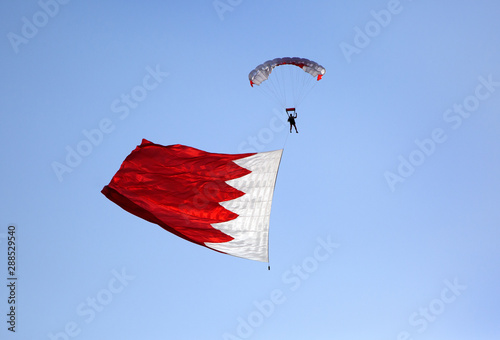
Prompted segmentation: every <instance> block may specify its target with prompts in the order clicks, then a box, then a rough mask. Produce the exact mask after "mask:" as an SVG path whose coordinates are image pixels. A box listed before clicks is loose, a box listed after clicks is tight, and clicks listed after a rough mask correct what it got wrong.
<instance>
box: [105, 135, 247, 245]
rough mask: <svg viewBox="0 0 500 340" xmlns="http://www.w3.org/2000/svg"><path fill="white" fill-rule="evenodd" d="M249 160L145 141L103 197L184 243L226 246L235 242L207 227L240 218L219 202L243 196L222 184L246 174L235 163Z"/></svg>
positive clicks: (125, 162)
mask: <svg viewBox="0 0 500 340" xmlns="http://www.w3.org/2000/svg"><path fill="white" fill-rule="evenodd" d="M251 155H253V154H251V153H249V154H237V155H229V154H217V153H209V152H205V151H202V150H198V149H195V148H191V147H188V146H184V145H179V144H177V145H169V146H162V145H158V144H154V143H151V142H149V141H147V140H145V139H143V140H142V143H141V145H139V146H137V147H136V148H135V150H134V151H132V153H131V154H130V155H129V156H128V157H127V158H126V159H125V161H124V162H123V163H122V165H121V167H120V170H118V172H117V173H116V174H115V176H114V177H113V178H112V179H111V182H110V183H109V184H108V185H107V186H105V187H104V188H103V189H102V193H103V194H104V195H105V196H106V197H107V198H109V199H110V200H111V201H113V202H114V203H116V204H118V205H119V206H120V207H122V208H123V209H125V210H126V211H128V212H130V213H132V214H134V215H136V216H138V217H141V218H143V219H145V220H147V221H149V222H152V223H156V224H158V225H160V226H161V227H162V228H164V229H166V230H168V231H170V232H171V233H173V234H175V235H177V236H179V237H182V238H184V239H186V240H188V241H191V242H194V243H197V244H200V245H204V243H205V242H212V243H220V242H228V241H231V240H232V239H233V238H232V237H231V236H229V235H226V234H224V233H222V232H221V231H219V230H217V229H215V228H213V227H212V226H211V224H212V223H220V222H227V221H230V220H233V219H235V218H237V217H238V215H237V214H235V213H233V212H231V211H229V210H227V209H225V208H223V207H222V206H221V205H220V204H219V202H223V201H229V200H232V199H235V198H238V197H240V196H242V195H244V194H245V193H243V192H241V191H239V190H237V189H235V188H233V187H231V186H229V185H228V184H226V181H228V180H231V179H235V178H239V177H242V176H245V175H247V174H249V173H250V171H249V170H247V169H245V168H242V167H240V166H238V165H237V164H235V163H234V162H233V161H234V160H237V159H240V158H245V157H248V156H251Z"/></svg>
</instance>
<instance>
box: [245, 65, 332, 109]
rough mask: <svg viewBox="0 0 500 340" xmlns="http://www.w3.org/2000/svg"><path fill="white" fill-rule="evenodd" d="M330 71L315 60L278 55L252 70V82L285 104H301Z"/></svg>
mask: <svg viewBox="0 0 500 340" xmlns="http://www.w3.org/2000/svg"><path fill="white" fill-rule="evenodd" d="M325 73H326V70H325V68H324V67H323V66H321V65H319V64H318V63H316V62H315V61H312V60H309V59H305V58H299V57H285V58H275V59H272V60H268V61H266V62H265V63H263V64H260V65H259V66H257V67H256V68H255V69H253V70H252V71H250V73H249V75H248V79H249V80H250V85H251V86H252V87H254V85H258V87H259V89H261V90H262V91H263V92H264V93H265V94H266V95H268V96H270V97H271V98H272V99H273V100H275V101H276V102H277V103H278V104H279V105H280V106H281V107H283V108H285V107H294V108H295V107H297V106H299V104H300V103H301V101H302V100H303V99H304V97H305V96H306V95H307V94H308V93H309V91H310V90H311V89H312V88H313V87H314V86H315V83H316V81H317V80H320V79H321V78H322V77H323V75H324V74H325Z"/></svg>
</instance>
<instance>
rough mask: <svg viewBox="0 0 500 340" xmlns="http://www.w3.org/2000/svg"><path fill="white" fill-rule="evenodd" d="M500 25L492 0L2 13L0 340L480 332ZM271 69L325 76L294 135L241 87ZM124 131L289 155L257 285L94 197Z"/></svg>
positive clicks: (493, 225) (120, 151) (494, 324)
mask: <svg viewBox="0 0 500 340" xmlns="http://www.w3.org/2000/svg"><path fill="white" fill-rule="evenodd" d="M499 14H500V3H499V2H498V1H495V0H483V1H471V0H459V1H456V0H455V1H451V0H443V1H431V0H413V1H410V0H401V1H397V0H391V1H388V0H381V1H379V0H372V1H367V0H363V1H361V0H360V1H348V0H343V1H340V0H339V1H264V0H254V1H249V0H219V1H215V2H214V1H213V0H195V1H159V0H158V1H144V2H139V1H116V0H110V1H76V0H72V1H68V0H65V1H63V0H58V1H57V0H40V1H35V0H29V1H2V2H1V3H0V28H1V30H0V31H1V33H2V38H1V39H0V55H1V60H2V62H1V63H0V75H1V81H0V98H1V100H0V116H1V121H0V139H1V140H0V141H1V142H0V145H1V152H2V163H1V164H2V166H1V167H0V183H1V197H0V200H1V204H0V263H1V266H0V268H1V270H0V272H1V273H2V274H1V278H0V279H1V282H2V284H1V286H0V315H1V318H0V321H1V322H0V338H2V339H22V340H25V339H26V340H27V339H30V340H31V339H40V340H43V339H45V340H47V339H57V340H65V339H78V340H84V339H91V340H96V339H188V340H198V339H207V340H212V339H213V340H217V339H256V340H261V339H262V340H274V339H288V340H299V339H300V340H302V339H315V340H327V339H328V340H330V339H342V340H360V339H386V340H391V339H393V340H403V339H406V340H409V339H415V340H424V339H440V340H446V339H450V340H451V339H453V340H469V339H476V340H494V339H498V338H499V337H500V323H499V322H498V321H499V317H500V312H499V310H500V309H499V307H498V306H499V305H500V294H499V288H498V280H499V279H500V267H499V265H498V263H500V248H499V245H500V244H499V243H500V229H499V228H500V227H499V223H500V209H499V203H500V178H499V170H500V153H499V152H498V150H499V147H500V137H499V130H500V116H499V109H500V64H499V60H500V48H499V46H500V38H499V37H500V36H499V34H498V33H499V32H500V20H498V17H499ZM284 56H300V57H305V58H309V59H312V60H315V61H317V62H318V63H320V64H322V65H323V66H324V67H325V68H326V70H327V72H326V75H325V76H324V78H323V80H321V81H320V82H318V83H317V85H316V87H315V88H314V90H313V91H312V92H311V93H310V94H309V96H308V97H307V98H306V99H305V100H304V101H303V104H302V105H301V106H300V108H299V110H298V112H299V116H298V119H297V126H298V128H299V131H300V133H299V134H295V133H294V134H289V133H288V127H287V126H285V123H284V122H283V118H284V112H283V110H282V108H280V107H278V106H276V105H275V104H274V102H272V101H269V100H268V99H267V98H266V97H264V96H263V95H262V94H261V93H260V92H259V91H256V90H255V88H251V87H250V85H249V82H248V73H249V72H250V70H252V69H253V68H254V67H255V66H256V65H258V64H259V63H262V62H264V61H266V60H268V59H272V58H275V57H284ZM142 138H146V139H148V140H150V141H152V142H154V143H158V144H163V145H169V144H177V143H179V144H185V145H189V146H192V147H196V148H200V149H203V150H207V151H210V152H222V153H238V152H241V151H242V149H243V148H245V149H247V150H248V149H252V150H253V151H268V150H276V149H280V148H284V153H283V159H282V162H281V166H280V171H279V174H278V180H277V184H276V191H275V195H274V201H273V207H272V214H271V226H270V265H271V270H270V271H268V270H267V263H261V262H255V261H249V260H244V259H240V258H236V257H231V256H227V255H223V254H219V253H216V252H214V251H211V250H209V249H207V248H204V247H200V246H197V245H194V244H192V243H189V242H186V241H184V240H182V239H180V238H178V237H175V236H174V235H172V234H170V233H168V232H166V231H164V230H163V229H161V228H160V227H158V226H157V225H154V224H151V223H148V222H146V221H143V220H141V219H139V218H137V217H135V216H133V215H131V214H129V213H127V212H125V211H124V210H122V209H121V208H119V207H118V206H116V205H115V204H113V203H112V202H111V201H109V200H108V199H106V197H104V196H103V195H102V194H101V193H100V191H101V189H102V187H103V186H104V185H106V184H108V183H109V181H110V179H111V177H112V176H113V175H114V173H115V172H116V171H117V170H118V168H119V166H120V164H121V162H122V161H123V160H124V159H125V157H126V156H127V155H128V154H129V153H130V152H131V151H132V150H133V149H134V148H135V146H136V145H138V144H140V143H141V140H142ZM10 225H13V226H15V228H16V230H15V233H16V235H15V236H16V240H15V242H16V253H15V261H16V272H15V276H16V278H17V281H16V285H15V290H13V294H14V295H15V296H14V297H15V299H16V303H15V333H13V332H11V331H9V330H8V327H11V326H10V325H9V324H8V323H7V321H8V320H9V319H10V317H9V316H7V314H8V313H10V307H12V306H14V305H13V304H9V297H11V295H10V294H11V293H10V292H11V290H10V289H11V287H8V284H9V283H10V282H11V281H12V280H9V277H10V276H9V274H8V272H7V267H8V255H7V245H8V237H9V236H10V235H9V234H8V232H9V230H8V228H9V226H10Z"/></svg>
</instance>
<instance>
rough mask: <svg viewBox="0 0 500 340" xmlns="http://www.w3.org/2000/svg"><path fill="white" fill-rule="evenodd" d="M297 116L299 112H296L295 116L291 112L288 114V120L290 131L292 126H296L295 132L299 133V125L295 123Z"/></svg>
mask: <svg viewBox="0 0 500 340" xmlns="http://www.w3.org/2000/svg"><path fill="white" fill-rule="evenodd" d="M294 112H295V111H294ZM296 118H297V112H295V116H292V114H291V113H290V114H289V115H288V122H289V123H290V133H292V126H293V127H294V128H295V132H296V133H299V131H297V126H296V125H295V119H296Z"/></svg>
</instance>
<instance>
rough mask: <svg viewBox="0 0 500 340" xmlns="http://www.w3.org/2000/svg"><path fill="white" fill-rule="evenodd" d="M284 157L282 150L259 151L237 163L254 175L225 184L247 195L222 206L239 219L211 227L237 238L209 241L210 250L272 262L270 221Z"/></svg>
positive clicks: (223, 203)
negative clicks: (270, 254)
mask: <svg viewBox="0 0 500 340" xmlns="http://www.w3.org/2000/svg"><path fill="white" fill-rule="evenodd" d="M282 154H283V150H276V151H269V152H260V153H257V154H255V155H252V156H249V157H246V158H242V159H239V160H236V161H234V162H235V163H236V164H238V165H239V166H241V167H243V168H245V169H248V170H250V171H251V173H249V174H248V175H246V176H243V177H240V178H236V179H233V180H229V181H227V182H226V183H227V184H229V185H230V186H232V187H233V188H235V189H238V190H240V191H242V192H244V193H245V195H243V196H241V197H238V198H236V199H234V200H231V201H226V202H221V203H220V205H222V206H223V207H224V208H226V209H228V210H230V211H232V212H234V213H236V214H238V217H237V218H235V219H234V220H231V221H228V222H223V223H214V224H212V227H214V228H215V229H218V230H220V231H222V232H223V233H224V234H227V235H229V236H231V237H233V238H234V239H233V240H232V241H229V242H224V243H208V242H207V243H205V245H206V246H207V247H209V248H212V249H215V250H218V251H221V252H224V253H226V254H229V255H233V256H237V257H242V258H246V259H250V260H255V261H262V262H268V261H269V249H268V246H269V220H270V217H271V204H272V199H273V193H274V186H275V183H276V177H277V174H278V168H279V164H280V161H281V155H282Z"/></svg>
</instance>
